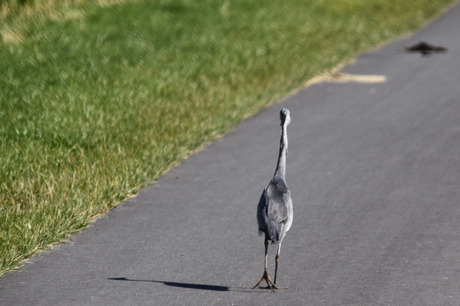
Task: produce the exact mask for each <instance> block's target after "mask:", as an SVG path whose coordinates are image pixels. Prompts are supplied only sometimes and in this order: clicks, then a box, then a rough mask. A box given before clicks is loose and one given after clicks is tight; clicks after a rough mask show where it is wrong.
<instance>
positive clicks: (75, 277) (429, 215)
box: [0, 5, 460, 305]
mask: <svg viewBox="0 0 460 306" xmlns="http://www.w3.org/2000/svg"><path fill="white" fill-rule="evenodd" d="M458 20H460V5H457V6H455V7H454V8H452V9H451V10H450V11H449V12H447V13H446V14H445V15H443V17H442V18H440V19H438V20H437V21H435V22H433V23H432V24H430V25H428V26H427V27H425V28H424V29H422V30H421V31H419V32H417V33H415V34H414V35H412V36H410V37H407V38H405V39H402V40H399V41H396V42H393V43H390V44H388V45H386V46H384V47H382V48H380V49H378V50H375V51H372V52H369V53H365V54H362V55H361V56H359V57H358V58H357V60H356V62H355V63H354V64H351V65H349V66H347V67H345V68H344V69H343V70H342V72H343V73H349V74H360V75H361V74H365V75H369V74H372V75H381V76H385V77H386V82H383V83H329V82H325V83H320V84H315V85H312V86H310V87H308V88H306V89H303V90H300V91H298V92H297V93H295V94H293V95H292V96H290V97H288V98H287V99H286V100H285V101H283V102H282V103H280V104H278V105H275V106H273V107H271V108H268V109H266V110H264V111H262V112H261V113H259V114H258V115H256V116H254V117H253V118H250V119H248V120H246V121H244V122H243V123H241V124H240V125H239V126H238V127H236V128H235V129H234V130H233V131H231V132H230V133H229V134H227V135H226V136H225V137H223V138H222V139H220V140H218V141H216V142H215V143H213V144H211V145H210V146H209V147H208V148H207V149H206V150H204V151H202V152H200V153H197V154H195V155H193V156H192V157H190V158H189V159H187V160H186V161H185V162H184V163H183V164H181V165H180V166H179V167H177V168H175V169H172V170H171V171H170V172H169V173H168V174H166V175H165V176H164V177H162V178H161V179H159V180H158V181H157V182H156V183H155V184H153V185H152V186H150V187H148V188H146V189H144V190H142V191H141V192H140V193H139V195H138V196H137V197H135V198H132V199H130V200H128V201H126V203H125V204H123V205H122V206H120V207H118V208H116V209H114V210H112V211H111V212H110V213H108V214H107V215H106V216H105V217H103V218H101V219H100V220H98V221H97V222H96V223H95V224H93V225H92V226H90V227H89V228H87V229H86V230H84V231H82V232H80V233H79V234H76V235H74V236H73V238H72V241H70V242H68V243H65V244H61V245H59V246H57V247H56V248H54V249H53V250H51V251H47V252H44V253H42V254H41V255H39V256H37V257H34V258H32V259H31V260H30V261H29V262H28V263H26V264H25V265H24V266H23V267H22V268H20V269H19V271H12V272H10V273H8V274H6V275H5V276H4V277H3V278H1V279H0V305H212V304H218V305H267V304H268V305H280V304H287V305H460V222H459V220H460V39H459V38H460V36H459V35H460V34H459V33H460V22H459V21H458ZM419 41H427V42H429V43H431V44H434V45H442V46H444V47H446V48H448V51H447V52H444V53H437V54H432V55H430V56H422V55H420V54H413V53H407V52H405V47H407V46H410V45H413V44H415V43H418V42H419ZM282 107H287V108H289V109H290V110H291V115H292V123H291V125H290V126H289V128H288V136H289V145H290V147H289V156H288V161H287V162H288V166H287V183H288V185H289V186H290V188H291V193H292V198H293V202H294V223H293V226H292V228H291V230H290V231H289V233H288V234H287V236H286V238H285V240H284V242H283V248H282V252H281V259H280V268H279V275H278V284H279V285H280V286H282V287H287V288H288V289H286V290H279V291H277V292H274V293H273V292H271V291H270V290H267V289H255V290H251V289H250V287H252V286H253V285H255V283H256V282H257V281H258V280H259V278H260V277H261V276H262V273H263V252H264V246H263V237H261V236H259V235H258V233H257V222H256V207H257V203H258V200H259V197H260V193H261V191H262V189H263V187H264V186H265V185H266V184H267V183H268V181H269V180H270V178H271V176H272V175H273V172H274V170H275V164H276V160H277V154H278V145H279V131H280V130H279V110H280V109H281V108H282ZM274 252H275V248H274V247H271V248H270V258H269V260H270V268H269V272H270V273H271V274H273V270H274Z"/></svg>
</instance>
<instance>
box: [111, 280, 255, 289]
mask: <svg viewBox="0 0 460 306" xmlns="http://www.w3.org/2000/svg"><path fill="white" fill-rule="evenodd" d="M107 279H108V280H113V281H125V282H144V283H157V284H163V285H166V286H170V287H176V288H185V289H197V290H208V291H245V290H247V289H249V288H231V287H227V286H217V285H208V284H192V283H178V282H166V281H159V280H148V279H131V278H126V277H109V278H107Z"/></svg>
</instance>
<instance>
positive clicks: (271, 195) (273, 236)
mask: <svg viewBox="0 0 460 306" xmlns="http://www.w3.org/2000/svg"><path fill="white" fill-rule="evenodd" d="M280 119H281V140H280V152H279V156H278V164H277V166H276V170H275V175H274V176H273V178H272V179H271V181H270V183H269V184H268V186H267V187H265V189H264V191H263V192H262V195H261V197H260V200H259V205H258V206H257V222H258V224H259V232H260V233H263V234H265V270H264V274H263V275H262V278H261V279H260V280H259V282H258V283H257V284H256V285H255V286H254V287H253V288H252V289H255V288H256V287H257V286H259V285H260V283H262V282H263V281H264V280H265V281H266V282H267V284H268V287H269V288H270V289H271V290H273V291H274V290H275V289H278V286H277V285H276V276H277V273H278V263H279V255H280V251H281V242H282V241H283V238H284V236H285V235H286V232H287V231H288V230H289V228H290V227H291V225H292V218H293V215H294V212H293V210H292V200H291V193H290V191H289V188H288V186H287V184H286V178H285V175H286V157H287V151H288V138H287V126H288V125H289V123H290V122H291V113H290V111H289V110H288V109H286V108H283V109H282V110H281V112H280ZM269 241H271V243H272V244H275V245H278V251H277V253H276V258H275V278H274V280H273V281H272V279H271V278H270V276H269V275H268V272H267V250H268V242H269Z"/></svg>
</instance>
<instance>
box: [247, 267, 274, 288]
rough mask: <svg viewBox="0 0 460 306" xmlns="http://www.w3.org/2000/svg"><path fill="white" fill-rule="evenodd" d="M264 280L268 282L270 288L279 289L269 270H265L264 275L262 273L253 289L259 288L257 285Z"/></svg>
mask: <svg viewBox="0 0 460 306" xmlns="http://www.w3.org/2000/svg"><path fill="white" fill-rule="evenodd" d="M263 281H266V282H267V285H268V288H270V290H271V291H275V289H278V286H277V285H276V284H275V283H274V282H273V281H272V279H271V278H270V275H268V272H267V270H265V271H264V275H262V277H261V278H260V280H259V282H258V283H257V284H256V285H255V286H254V287H252V289H255V288H257V286H259V285H260V283H262V282H263Z"/></svg>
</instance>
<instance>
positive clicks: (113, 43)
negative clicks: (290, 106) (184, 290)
mask: <svg viewBox="0 0 460 306" xmlns="http://www.w3.org/2000/svg"><path fill="white" fill-rule="evenodd" d="M42 2H43V1H40V3H42ZM54 2H56V1H54ZM54 2H53V3H54ZM115 2H116V4H112V5H108V3H110V2H107V1H99V2H98V3H99V4H97V3H95V2H93V1H87V2H86V1H75V2H71V3H70V4H69V3H68V1H67V2H65V5H64V4H63V5H57V4H54V5H53V6H52V8H48V9H46V5H45V6H43V4H41V6H39V7H36V8H29V9H27V10H23V11H22V12H17V13H14V14H2V22H1V23H0V32H1V34H2V42H1V44H0V71H1V74H0V275H1V274H3V273H5V272H6V271H7V270H8V269H11V268H14V267H15V266H17V265H18V264H19V263H20V262H21V261H22V260H24V259H26V258H28V257H30V256H31V255H33V254H35V253H37V252H39V251H40V250H43V249H45V248H47V247H48V246H49V245H50V244H52V243H56V242H59V241H62V240H63V239H65V238H66V237H68V235H69V234H71V233H74V232H76V231H78V230H80V229H82V228H83V227H85V226H86V225H87V224H88V223H89V222H91V221H92V220H93V219H94V218H95V217H96V216H98V215H100V214H102V213H104V212H106V211H107V210H109V209H110V208H112V207H114V206H115V205H117V204H118V203H120V201H122V200H123V199H125V198H126V197H127V196H129V195H132V194H134V193H136V192H137V191H138V190H139V189H140V188H141V187H143V186H145V185H147V184H149V183H151V182H153V181H154V180H155V179H157V178H158V177H159V176H160V175H161V174H162V173H164V172H165V171H167V170H168V169H169V168H171V167H172V166H174V165H177V164H178V163H179V162H180V161H181V160H183V159H184V158H186V157H187V156H189V155H190V154H191V153H192V152H194V151H196V150H198V149H199V148H202V147H203V145H204V144H206V143H209V142H210V141H212V140H214V139H216V137H218V136H219V135H222V134H223V133H225V132H226V131H228V130H229V129H230V128H231V127H233V126H234V125H235V124H237V123H238V122H240V121H241V120H243V119H244V118H247V117H249V116H251V115H253V114H255V113H257V112H258V111H259V110H260V109H262V108H264V107H267V106H268V105H271V104H273V103H275V102H277V101H279V100H280V99H281V98H282V97H283V96H285V95H286V94H287V93H289V92H291V91H292V90H294V89H296V88H299V87H301V86H302V84H304V83H305V82H306V81H307V80H308V79H309V78H311V77H313V76H314V75H317V74H318V73H321V72H323V71H325V70H327V69H330V68H332V67H334V66H336V65H338V64H339V63H342V62H344V61H346V60H349V59H350V58H352V57H353V56H355V55H356V54H357V53H358V52H362V51H364V50H368V49H370V48H373V47H375V46H377V45H379V44H381V43H382V42H385V41H387V40H389V39H393V38H395V37H398V36H400V35H402V34H405V33H408V32H410V31H413V30H415V29H416V28H418V27H420V26H421V25H423V24H425V23H426V22H427V21H428V20H430V19H431V18H433V17H434V16H436V15H437V14H439V13H440V12H442V10H443V8H445V7H446V6H447V5H448V4H450V3H453V2H454V1H453V0H438V1H429V0H412V1H398V0H373V1H369V0H350V1H336V2H331V1H326V0H309V1H300V0H292V1H282V0H260V1H242V0H234V1H230V0H213V1H211V0H202V1H196V0H195V1H192V0H176V1H173V0H158V1H140V0H139V1H136V0H130V1H128V0H125V1H121V0H120V1H115ZM44 7H45V9H44Z"/></svg>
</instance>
